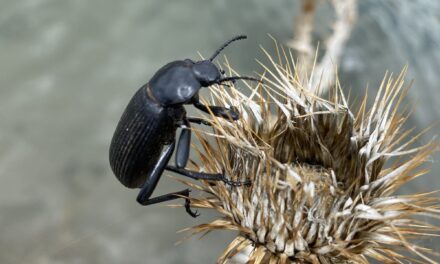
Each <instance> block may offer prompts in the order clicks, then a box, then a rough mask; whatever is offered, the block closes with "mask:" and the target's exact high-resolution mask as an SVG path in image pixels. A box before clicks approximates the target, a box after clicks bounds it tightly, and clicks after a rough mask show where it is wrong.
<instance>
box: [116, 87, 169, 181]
mask: <svg viewBox="0 0 440 264" xmlns="http://www.w3.org/2000/svg"><path fill="white" fill-rule="evenodd" d="M164 115H166V113H164V111H163V108H162V107H161V106H160V105H158V104H156V103H155V102H154V101H152V100H151V99H149V98H148V97H147V93H146V86H143V87H141V88H140V89H139V90H138V91H137V92H136V93H135V94H134V96H133V97H132V99H131V100H130V102H129V104H128V105H127V107H126V108H125V111H124V113H123V115H122V117H121V119H120V120H119V123H118V126H117V127H116V130H115V133H114V135H113V139H112V142H111V144H110V166H111V168H112V170H113V172H114V174H115V175H116V177H117V178H118V179H119V181H120V182H121V183H122V184H123V185H125V186H126V187H129V188H136V187H141V186H142V185H143V183H144V182H145V180H146V177H147V174H148V172H149V170H150V169H151V168H152V167H153V166H154V164H155V163H156V162H157V160H158V158H159V156H160V154H161V152H162V149H163V145H164V142H163V141H164V136H166V135H163V134H162V133H164V131H163V130H162V129H161V128H162V127H163V126H167V124H164V122H165V123H167V120H168V119H167V117H166V116H164Z"/></svg>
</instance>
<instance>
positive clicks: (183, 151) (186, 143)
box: [175, 119, 191, 168]
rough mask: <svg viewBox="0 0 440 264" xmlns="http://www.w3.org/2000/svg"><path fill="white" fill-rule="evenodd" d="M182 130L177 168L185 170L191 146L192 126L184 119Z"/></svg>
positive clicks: (177, 155)
mask: <svg viewBox="0 0 440 264" xmlns="http://www.w3.org/2000/svg"><path fill="white" fill-rule="evenodd" d="M181 128H182V130H181V131H180V136H179V141H178V142H177V150H176V155H175V158H176V166H177V168H185V166H186V163H187V162H188V157H189V150H190V144H191V125H190V124H189V121H188V120H187V119H183V125H182V126H181Z"/></svg>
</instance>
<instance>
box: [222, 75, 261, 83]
mask: <svg viewBox="0 0 440 264" xmlns="http://www.w3.org/2000/svg"><path fill="white" fill-rule="evenodd" d="M235 80H248V81H255V82H259V83H263V81H262V80H258V79H257V78H254V77H249V76H232V77H226V78H222V79H220V80H218V82H217V83H222V82H234V81H235Z"/></svg>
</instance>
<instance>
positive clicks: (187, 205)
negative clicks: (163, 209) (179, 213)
mask: <svg viewBox="0 0 440 264" xmlns="http://www.w3.org/2000/svg"><path fill="white" fill-rule="evenodd" d="M185 210H186V212H187V213H188V214H189V215H190V216H192V217H194V218H196V217H198V216H200V213H199V212H198V210H195V211H192V210H191V201H190V200H189V199H185Z"/></svg>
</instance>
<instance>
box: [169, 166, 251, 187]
mask: <svg viewBox="0 0 440 264" xmlns="http://www.w3.org/2000/svg"><path fill="white" fill-rule="evenodd" d="M165 169H167V170H169V171H172V172H175V173H178V174H180V175H182V176H185V177H188V178H191V179H195V180H207V181H222V182H224V183H225V184H227V185H231V186H235V187H236V186H242V185H245V186H249V185H251V181H250V180H246V181H243V182H241V181H231V180H228V179H227V178H226V177H225V172H224V171H223V172H222V173H204V172H197V171H190V170H186V169H182V168H178V167H175V166H171V165H168V166H167V167H166V168H165Z"/></svg>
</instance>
